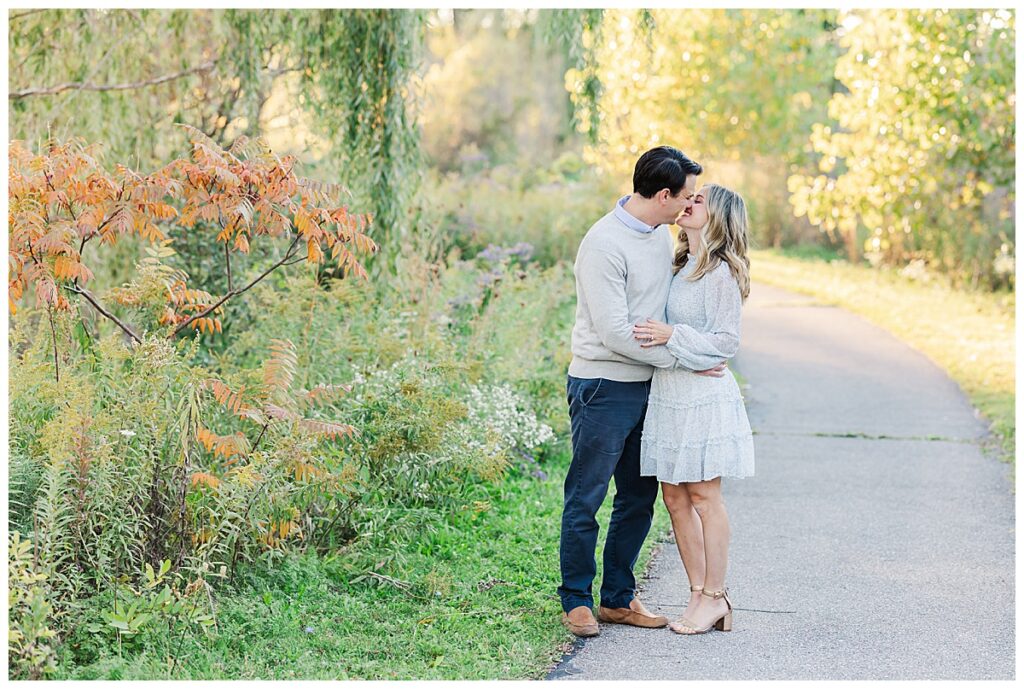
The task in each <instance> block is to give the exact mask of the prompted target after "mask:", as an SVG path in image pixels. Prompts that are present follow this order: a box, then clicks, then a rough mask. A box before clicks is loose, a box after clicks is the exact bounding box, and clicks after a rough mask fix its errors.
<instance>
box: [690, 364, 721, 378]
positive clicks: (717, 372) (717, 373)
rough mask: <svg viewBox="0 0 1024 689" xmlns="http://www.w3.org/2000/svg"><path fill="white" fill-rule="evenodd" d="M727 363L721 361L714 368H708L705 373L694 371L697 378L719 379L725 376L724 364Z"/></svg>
mask: <svg viewBox="0 0 1024 689" xmlns="http://www.w3.org/2000/svg"><path fill="white" fill-rule="evenodd" d="M727 363H728V362H726V361H723V362H722V363H720V364H719V365H718V366H715V367H714V368H709V369H708V370H707V371H695V373H696V374H697V375H698V376H709V377H711V378H721V377H722V376H724V375H725V369H726V364H727Z"/></svg>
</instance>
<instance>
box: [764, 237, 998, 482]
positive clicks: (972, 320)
mask: <svg viewBox="0 0 1024 689" xmlns="http://www.w3.org/2000/svg"><path fill="white" fill-rule="evenodd" d="M787 254H788V255H787ZM750 264H751V273H752V278H753V279H754V280H756V281H759V282H763V283H766V284H769V285H775V286H778V287H784V288H786V289H789V290H792V291H795V292H801V293H804V294H809V295H812V296H814V297H817V298H818V299H820V300H822V301H825V302H828V303H832V304H836V305H838V306H842V307H843V308H845V309H848V310H850V311H853V312H854V313H858V314H860V315H861V316H864V317H865V318H867V319H868V320H869V321H871V322H873V323H875V324H876V325H878V326H880V327H882V328H885V329H886V330H888V331H890V332H891V333H893V334H894V335H895V336H896V337H898V338H900V339H901V340H903V341H904V342H906V343H907V344H909V345H910V346H912V347H914V348H915V349H917V350H919V351H921V352H922V353H924V354H925V355H926V356H928V357H929V358H930V359H931V360H932V361H934V362H935V363H936V364H938V365H939V366H940V367H941V368H943V369H944V370H945V371H946V372H947V373H948V374H949V376H950V377H951V378H952V379H953V380H955V381H956V382H957V384H959V385H960V387H961V389H962V390H963V391H964V392H965V393H966V394H967V396H968V398H969V399H970V400H971V403H972V404H973V405H974V406H975V407H976V408H977V409H978V410H979V411H980V412H981V414H982V415H983V416H984V417H985V418H986V419H988V421H989V423H990V427H991V429H992V431H993V432H994V434H995V435H996V437H997V438H998V439H999V441H1000V443H999V444H1000V450H1001V452H1000V454H1001V455H1002V456H1003V457H1004V458H1005V459H1006V460H1007V461H1011V462H1012V461H1013V456H1014V441H1015V436H1016V428H1015V421H1014V404H1015V402H1014V399H1015V398H1014V386H1015V380H1016V377H1015V353H1014V352H1015V344H1014V305H1015V295H1014V294H1013V293H999V294H991V293H980V292H969V291H965V290H957V289H953V288H951V287H949V286H948V285H945V284H943V282H942V281H941V280H940V279H932V280H930V281H928V282H921V281H917V280H913V279H911V278H909V277H905V276H903V275H902V274H900V273H899V271H896V270H892V269H874V268H870V267H868V266H857V265H853V264H850V263H848V262H846V261H841V260H827V259H826V258H822V257H818V256H812V255H802V254H797V255H793V254H791V252H776V251H752V252H751V254H750Z"/></svg>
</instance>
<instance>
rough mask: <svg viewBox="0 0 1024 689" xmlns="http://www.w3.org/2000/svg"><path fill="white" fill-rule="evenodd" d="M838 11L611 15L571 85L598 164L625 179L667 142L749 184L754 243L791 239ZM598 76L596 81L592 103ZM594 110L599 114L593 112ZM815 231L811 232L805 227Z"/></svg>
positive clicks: (712, 172)
mask: <svg viewBox="0 0 1024 689" xmlns="http://www.w3.org/2000/svg"><path fill="white" fill-rule="evenodd" d="M835 17H836V13H835V12H834V11H831V10H784V11H780V10H650V11H638V10H607V11H605V12H604V13H603V17H602V21H601V25H600V34H599V36H598V37H597V38H599V40H596V41H593V42H592V43H588V44H590V45H592V46H593V53H592V58H591V59H592V64H591V65H588V66H584V67H583V68H577V69H572V70H570V71H569V73H568V74H567V75H566V86H567V88H568V89H569V90H570V91H571V92H572V93H573V95H574V98H575V99H576V101H577V103H578V107H581V108H582V109H583V110H584V112H585V114H586V116H585V117H581V118H580V127H581V129H582V130H584V131H586V132H587V133H588V134H589V135H590V137H591V139H592V141H594V142H595V143H594V144H593V145H591V146H590V147H589V148H588V150H587V151H586V153H585V156H586V158H587V159H588V161H589V162H591V163H592V164H593V165H596V166H600V167H602V168H604V169H606V170H608V171H610V172H612V173H613V174H615V175H617V176H620V177H623V178H624V179H628V174H629V172H630V171H631V170H632V166H633V164H634V162H635V161H636V159H637V157H638V156H639V155H640V154H641V153H642V152H643V151H644V150H646V149H648V148H651V147H653V146H657V145H661V144H671V145H674V146H677V147H679V148H681V149H683V150H684V151H685V152H686V153H687V154H690V155H692V156H693V157H695V158H697V159H698V160H700V161H701V162H702V163H705V167H706V168H707V172H708V175H707V177H708V179H712V178H714V179H716V180H717V181H720V182H724V183H727V184H732V185H735V186H739V187H741V188H743V190H744V192H745V194H744V195H745V196H746V197H747V200H748V202H749V203H750V205H751V211H752V213H753V214H754V215H756V216H757V222H756V223H755V227H756V228H757V231H758V232H759V233H760V235H759V237H758V239H761V240H764V241H767V242H771V243H776V242H779V241H781V239H782V237H783V235H784V234H785V233H788V232H791V230H790V228H789V226H790V225H792V213H791V212H790V210H789V208H788V203H787V196H788V193H787V189H786V185H785V178H786V176H787V175H788V174H790V173H791V172H793V171H794V166H796V169H801V167H802V166H804V165H807V164H809V162H810V159H809V155H808V153H809V152H808V151H806V150H805V149H806V148H807V146H806V140H807V135H808V134H809V132H810V128H811V124H812V123H814V122H816V121H819V120H820V119H822V118H824V117H825V104H826V103H827V102H828V98H829V96H830V95H831V92H832V89H833V86H834V80H833V76H832V64H833V61H834V58H835V56H836V55H837V54H838V51H837V48H836V45H835V41H834V37H833V30H834V28H835ZM591 74H593V75H594V76H595V78H597V79H598V80H599V81H600V89H599V90H598V92H597V98H596V100H595V101H593V104H591V102H590V97H589V95H588V94H589V93H591V92H592V91H593V87H591V86H588V85H587V84H588V83H589V81H590V79H591V76H590V75H591ZM591 108H593V109H591ZM708 163H711V164H710V165H708ZM808 229H809V228H808Z"/></svg>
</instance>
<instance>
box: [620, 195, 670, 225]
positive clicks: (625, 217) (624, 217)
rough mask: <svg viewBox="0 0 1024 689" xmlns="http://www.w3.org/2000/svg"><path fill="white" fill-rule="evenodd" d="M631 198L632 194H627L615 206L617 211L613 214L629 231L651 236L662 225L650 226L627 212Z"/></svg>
mask: <svg viewBox="0 0 1024 689" xmlns="http://www.w3.org/2000/svg"><path fill="white" fill-rule="evenodd" d="M630 196H631V195H630V194H626V195H625V196H623V197H622V198H621V199H619V201H618V203H616V204H615V209H614V210H613V211H612V212H613V213H615V217H616V218H618V219H619V220H620V221H621V222H622V224H623V225H625V226H626V227H628V228H629V229H631V230H636V231H637V232H642V233H644V234H650V233H651V232H654V231H655V230H656V229H658V228H659V227H661V225H653V226H652V225H648V224H647V223H645V222H644V221H643V220H640V219H639V218H637V217H636V216H634V215H633V214H632V213H630V212H629V211H627V210H626V209H625V205H626V201H629V197H630Z"/></svg>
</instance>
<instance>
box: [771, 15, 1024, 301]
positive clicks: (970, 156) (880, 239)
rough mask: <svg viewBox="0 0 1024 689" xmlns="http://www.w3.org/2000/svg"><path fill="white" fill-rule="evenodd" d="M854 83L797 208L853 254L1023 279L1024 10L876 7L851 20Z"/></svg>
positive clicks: (821, 133) (835, 113) (842, 65)
mask: <svg viewBox="0 0 1024 689" xmlns="http://www.w3.org/2000/svg"><path fill="white" fill-rule="evenodd" d="M842 22H843V25H844V26H845V27H846V28H847V32H846V35H845V36H844V38H843V40H842V45H843V47H844V48H845V49H846V52H845V53H844V54H843V56H842V57H841V58H840V59H839V61H838V63H837V64H836V67H835V74H836V77H837V78H838V79H839V80H840V81H841V82H842V84H843V86H844V87H845V88H844V89H843V91H842V92H839V93H836V94H835V95H834V96H833V97H832V99H831V101H830V102H829V109H828V114H829V117H830V118H831V121H829V122H825V121H823V122H822V123H821V124H819V125H816V126H815V127H814V131H813V134H812V136H811V143H812V145H813V147H814V150H815V152H816V153H817V154H818V155H819V156H820V158H821V162H820V169H819V170H818V171H817V174H803V175H794V176H793V177H791V178H790V180H789V184H790V189H791V191H792V203H793V206H794V209H795V210H796V212H797V213H798V214H801V215H806V216H807V217H808V218H810V220H811V221H812V222H814V223H815V224H819V225H821V226H822V227H824V228H825V229H827V230H828V231H835V232H838V233H841V234H842V235H843V236H844V237H845V238H846V243H847V247H848V252H849V254H850V258H851V259H855V258H857V257H858V256H859V255H860V254H861V252H862V251H866V252H868V254H869V255H870V256H872V257H873V258H878V259H880V260H888V261H893V262H897V261H903V260H906V259H911V258H918V259H920V260H922V261H924V262H926V263H928V264H931V265H932V266H934V267H938V268H941V269H943V270H946V271H948V272H950V273H952V274H953V275H955V276H957V277H959V278H961V279H963V280H966V281H969V282H971V283H973V284H976V285H987V286H996V285H999V284H1012V279H1013V258H1012V256H1013V234H1014V233H1013V218H1012V213H1013V201H1014V188H1013V187H1014V162H1015V156H1014V143H1015V124H1014V103H1015V98H1016V94H1015V92H1014V16H1013V13H1011V12H1006V11H989V10H954V11H946V10H927V11H917V10H876V11H867V12H854V13H849V14H846V15H844V16H843V19H842Z"/></svg>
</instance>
